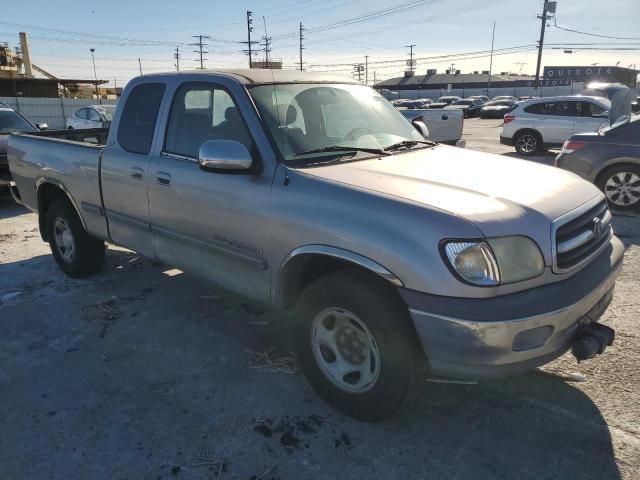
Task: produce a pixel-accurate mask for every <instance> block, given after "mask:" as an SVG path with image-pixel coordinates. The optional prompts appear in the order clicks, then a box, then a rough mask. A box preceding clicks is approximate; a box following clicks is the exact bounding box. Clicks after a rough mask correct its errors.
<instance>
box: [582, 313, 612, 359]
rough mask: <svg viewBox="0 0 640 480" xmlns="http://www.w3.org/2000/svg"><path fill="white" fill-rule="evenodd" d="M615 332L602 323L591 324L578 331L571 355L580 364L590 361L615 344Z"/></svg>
mask: <svg viewBox="0 0 640 480" xmlns="http://www.w3.org/2000/svg"><path fill="white" fill-rule="evenodd" d="M614 337H615V331H614V330H613V328H610V327H607V326H606V325H602V324H601V323H595V322H593V323H589V324H587V325H583V326H581V327H580V329H579V330H578V333H577V335H576V338H575V340H574V341H573V344H572V345H571V353H573V356H574V357H576V360H577V361H578V363H580V362H581V361H582V360H589V359H590V358H593V357H595V356H596V355H599V354H601V353H603V352H604V351H605V349H606V348H607V347H610V346H611V345H612V344H613V339H614Z"/></svg>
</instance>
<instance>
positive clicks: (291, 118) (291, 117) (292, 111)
mask: <svg viewBox="0 0 640 480" xmlns="http://www.w3.org/2000/svg"><path fill="white" fill-rule="evenodd" d="M297 118H298V110H296V108H295V107H294V106H293V105H289V108H287V116H286V118H285V124H286V125H287V126H289V125H291V124H292V123H295V121H296V119H297Z"/></svg>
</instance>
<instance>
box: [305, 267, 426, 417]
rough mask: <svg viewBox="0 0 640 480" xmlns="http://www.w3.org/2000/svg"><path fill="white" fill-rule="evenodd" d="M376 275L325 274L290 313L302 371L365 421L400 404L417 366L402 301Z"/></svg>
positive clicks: (315, 385)
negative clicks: (372, 277)
mask: <svg viewBox="0 0 640 480" xmlns="http://www.w3.org/2000/svg"><path fill="white" fill-rule="evenodd" d="M380 282H382V280H380V281H377V279H371V278H369V277H368V276H367V275H364V274H361V273H352V272H342V273H340V272H338V273H334V274H328V275H325V276H323V277H321V278H319V279H317V280H316V281H314V282H313V283H311V285H309V286H308V287H307V288H306V289H305V290H304V292H303V293H302V295H301V297H300V299H299V301H298V303H297V306H296V309H295V314H294V317H295V318H294V322H295V332H296V333H295V339H294V340H295V344H296V346H297V348H298V356H299V359H300V363H301V365H302V369H303V371H304V373H305V375H306V377H307V379H308V380H309V382H310V383H311V385H312V386H313V388H314V389H315V390H316V392H317V393H318V394H319V395H320V396H321V397H322V398H323V399H324V400H326V401H327V402H328V403H329V404H331V405H332V406H333V407H335V408H337V409H338V410H340V411H342V412H343V413H345V414H347V415H350V416H352V417H354V418H357V419H359V420H363V421H377V420H381V419H383V418H386V417H389V416H391V415H392V414H393V413H395V412H396V411H397V410H399V409H400V407H401V406H402V404H403V403H404V401H405V399H406V397H407V395H408V392H409V390H410V387H411V384H412V382H413V378H414V374H415V353H414V352H415V351H416V350H415V347H414V346H413V343H412V338H415V337H413V335H414V331H413V329H412V327H411V324H410V320H409V318H408V312H407V309H406V307H405V306H404V305H403V304H402V303H401V302H400V301H399V300H397V299H396V298H395V297H394V296H393V295H392V294H391V292H389V291H388V290H387V289H386V286H385V285H383V284H381V283H380Z"/></svg>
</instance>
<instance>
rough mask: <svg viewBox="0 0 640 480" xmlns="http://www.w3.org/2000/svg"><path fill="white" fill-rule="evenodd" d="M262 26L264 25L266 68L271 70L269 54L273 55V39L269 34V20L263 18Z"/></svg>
mask: <svg viewBox="0 0 640 480" xmlns="http://www.w3.org/2000/svg"><path fill="white" fill-rule="evenodd" d="M262 24H263V25H264V37H263V38H264V63H265V66H266V67H268V68H271V64H270V63H269V62H270V58H269V54H270V53H271V46H270V45H271V37H270V36H269V34H268V33H267V20H266V19H265V18H264V15H263V16H262Z"/></svg>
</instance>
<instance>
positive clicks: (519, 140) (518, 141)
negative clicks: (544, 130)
mask: <svg viewBox="0 0 640 480" xmlns="http://www.w3.org/2000/svg"><path fill="white" fill-rule="evenodd" d="M513 146H514V147H515V149H516V152H518V153H519V154H520V155H524V156H525V157H528V156H531V155H535V154H536V153H538V152H539V151H540V148H541V147H542V141H541V139H540V135H538V134H537V133H536V132H532V131H530V130H525V131H524V132H519V133H518V134H517V135H516V136H515V137H513Z"/></svg>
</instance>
